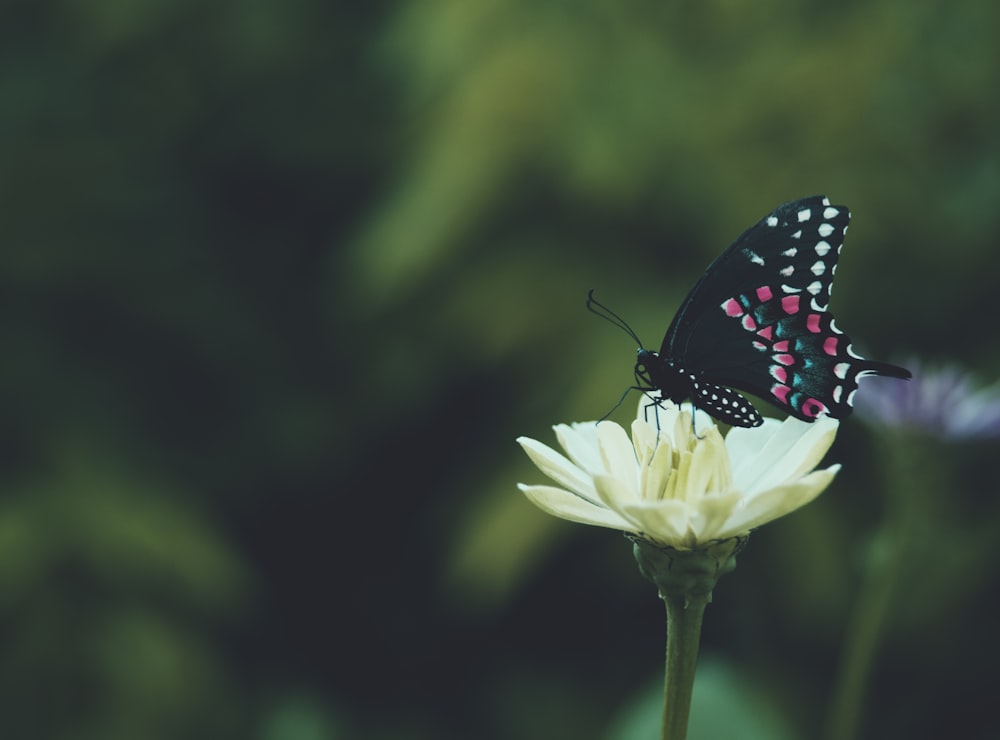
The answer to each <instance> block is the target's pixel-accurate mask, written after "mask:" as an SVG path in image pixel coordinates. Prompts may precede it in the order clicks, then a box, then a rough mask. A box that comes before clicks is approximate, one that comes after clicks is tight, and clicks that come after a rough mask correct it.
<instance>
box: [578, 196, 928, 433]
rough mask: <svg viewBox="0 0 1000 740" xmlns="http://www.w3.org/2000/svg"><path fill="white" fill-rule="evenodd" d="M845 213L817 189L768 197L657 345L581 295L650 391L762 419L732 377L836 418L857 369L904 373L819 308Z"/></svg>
mask: <svg viewBox="0 0 1000 740" xmlns="http://www.w3.org/2000/svg"><path fill="white" fill-rule="evenodd" d="M850 219H851V213H850V211H849V210H848V209H847V207H845V206H834V205H830V201H829V200H828V199H827V198H825V197H823V196H821V195H815V196H811V197H808V198H802V199H800V200H796V201H792V202H790V203H785V204H783V205H780V206H778V207H777V208H775V209H774V210H773V211H772V212H771V213H770V214H768V215H767V216H765V217H764V218H762V219H761V220H760V221H759V222H757V223H756V224H754V225H753V226H751V227H750V228H749V229H747V230H746V231H744V232H743V234H742V235H740V237H739V238H738V239H737V240H736V241H735V242H733V244H732V245H731V246H730V247H729V248H728V249H727V250H726V251H725V252H723V253H722V254H721V255H719V257H717V258H716V259H715V261H714V262H712V264H710V265H709V266H708V269H707V270H706V271H705V274H704V275H702V276H701V278H700V279H699V280H698V282H697V283H696V284H695V286H694V288H692V289H691V292H690V293H688V296H687V298H685V299H684V303H683V304H681V307H680V310H678V311H677V315H676V316H674V320H673V321H672V322H671V324H670V328H669V329H667V333H666V335H665V336H664V338H663V344H662V345H661V347H660V351H659V352H654V351H652V350H648V349H646V348H644V347H643V346H642V342H641V341H640V340H639V338H638V336H636V334H635V332H633V331H632V329H631V328H630V327H629V326H628V324H626V323H625V322H624V321H623V320H622V319H621V318H620V317H619V316H618V315H617V314H615V313H614V312H612V311H611V310H610V309H608V308H607V307H606V306H603V305H602V304H600V303H598V302H597V301H596V300H595V299H594V297H593V291H591V292H590V294H589V295H588V297H587V307H588V309H590V310H591V311H593V312H594V313H597V314H598V315H599V316H601V317H602V318H605V319H607V320H608V321H611V322H612V323H614V324H615V325H617V326H619V327H620V328H622V329H624V330H625V331H626V332H628V333H629V335H630V336H631V337H632V338H633V339H635V340H636V342H637V343H638V344H639V350H638V353H637V359H636V364H635V379H636V385H635V386H634V389H635V390H640V391H644V392H647V393H654V392H657V391H658V392H659V398H660V399H669V400H671V401H673V402H674V403H678V404H679V403H681V402H683V401H685V400H687V399H690V400H691V403H692V404H693V405H694V406H695V407H696V408H700V409H702V410H704V411H705V412H707V413H708V414H710V415H711V416H713V417H715V418H716V419H718V420H720V421H723V422H725V423H727V424H731V425H733V426H740V427H756V426H760V425H761V424H763V423H764V419H763V417H762V416H761V415H760V414H759V413H758V411H757V409H755V408H754V406H753V405H752V404H751V403H750V402H749V401H747V400H746V399H745V398H744V397H743V396H742V395H740V394H739V393H737V392H736V390H732V389H738V390H741V391H746V392H747V393H751V394H753V395H754V396H758V397H760V398H763V399H766V400H767V401H769V402H770V403H772V404H773V405H775V406H776V407H778V408H779V409H781V410H782V411H786V412H788V413H789V414H791V415H792V416H795V417H797V418H799V419H802V420H804V421H809V422H811V421H814V420H815V419H816V418H817V417H818V416H820V415H823V414H825V415H828V416H832V417H833V418H835V419H843V418H845V417H847V416H848V415H849V414H850V413H851V410H852V409H851V407H852V403H853V401H854V394H855V392H856V391H857V389H858V381H859V379H860V378H862V377H864V376H866V375H885V376H889V377H893V378H903V379H907V378H910V377H911V374H910V371H909V370H906V369H905V368H902V367H898V366H896V365H890V364H889V363H886V362H876V361H873V360H866V359H864V358H863V357H861V356H860V355H859V354H858V353H857V352H855V351H854V348H853V347H852V346H851V340H850V338H849V337H848V336H847V335H846V334H844V332H843V331H841V330H840V329H839V328H838V327H837V325H836V322H835V321H834V319H833V314H831V313H830V311H829V301H830V294H831V292H832V290H833V276H834V274H835V273H836V271H837V258H838V257H839V256H840V250H841V248H842V247H843V244H844V235H845V234H846V233H847V226H848V222H849V221H850ZM597 309H600V310H597ZM630 390H632V389H630Z"/></svg>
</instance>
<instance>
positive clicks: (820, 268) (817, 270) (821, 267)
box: [809, 260, 826, 276]
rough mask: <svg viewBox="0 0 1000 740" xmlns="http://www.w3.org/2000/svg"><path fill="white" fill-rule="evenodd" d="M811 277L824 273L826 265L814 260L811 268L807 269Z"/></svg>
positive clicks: (821, 261)
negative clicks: (810, 272)
mask: <svg viewBox="0 0 1000 740" xmlns="http://www.w3.org/2000/svg"><path fill="white" fill-rule="evenodd" d="M809 269H810V270H811V271H812V274H813V275H816V276H819V275H822V274H823V273H824V272H826V263H825V262H824V261H823V260H816V261H815V262H813V266H812V267H810V268H809Z"/></svg>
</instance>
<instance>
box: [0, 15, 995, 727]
mask: <svg viewBox="0 0 1000 740" xmlns="http://www.w3.org/2000/svg"><path fill="white" fill-rule="evenodd" d="M997 28H1000V9H998V7H997V6H996V4H995V3H990V2H987V1H986V0H977V1H972V0H963V1H960V2H945V1H944V0H928V2H920V3H908V2H903V0H875V1H874V2H868V3H859V2H843V3H839V4H830V3H818V2H797V3H796V2H782V1H779V0H764V1H762V2H756V3H740V2H732V0H710V1H708V2H697V3H695V2H650V1H649V0H618V1H615V2H613V1H612V0H576V1H575V2H567V1H566V0H562V1H558V0H549V1H546V2H527V0H483V1H482V2H463V1H462V0H422V1H419V2H418V1H417V0H410V1H409V2H405V1H397V2H391V3H390V2H380V3H379V2H376V3H367V4H355V5H347V4H331V3H323V2H319V0H288V1H286V2H277V1H276V0H243V1H242V2H236V1H235V0H223V1H222V2H216V3H196V2H192V1H191V0H172V2H165V1H164V0H142V1H141V2H123V1H122V0H87V2H83V1H81V0H54V1H53V2H46V3H36V2H28V1H27V0H15V1H14V2H11V3H7V4H5V5H4V7H3V8H2V9H0V59H2V65H0V111H2V115H0V134H2V135H0V227H2V228H0V234H2V238H3V247H2V248H0V282H2V289H0V337H2V340H3V344H2V346H3V347H4V350H5V352H4V362H3V364H2V366H0V368H2V369H0V380H2V382H0V394H2V396H0V397H2V408H3V410H4V418H5V420H6V423H5V424H3V425H2V427H0V428H2V429H3V432H2V433H3V445H2V446H0V454H2V456H3V458H2V459H3V462H4V466H3V469H2V482H3V487H2V490H0V655H2V656H3V657H4V659H3V660H2V661H0V685H2V686H3V689H4V690H3V691H0V727H2V728H3V730H2V734H3V735H4V736H5V737H8V736H9V737H52V738H81V739H85V738H94V739H95V740H96V739H97V738H101V739H102V740H106V739H111V740H113V739H115V738H122V739H123V740H124V739H125V738H129V739H131V738H136V737H143V738H174V737H186V738H187V737H196V738H197V737H206V738H207V737H211V738H220V737H233V738H261V739H262V740H311V739H313V738H317V739H322V738H340V737H366V738H379V739H382V738H384V739H386V740H389V739H391V738H407V739H411V738H424V737H426V738H441V737H456V738H458V737H478V738H522V739H524V740H531V739H532V738H556V737H577V738H604V737H611V736H613V735H614V734H615V733H619V734H620V736H621V737H625V736H626V734H627V733H628V732H629V731H630V730H629V728H630V727H634V726H635V723H636V722H638V721H639V720H637V719H635V718H637V717H641V716H642V712H641V707H642V702H643V697H645V696H646V695H648V693H649V691H650V687H653V688H654V689H655V687H656V685H657V684H658V682H659V680H660V668H661V655H660V650H661V647H662V626H663V625H662V615H661V613H660V609H659V605H658V604H657V602H656V599H655V597H654V595H653V594H652V593H651V592H650V589H649V588H648V586H647V584H645V583H644V582H643V581H642V580H641V578H640V577H639V576H638V573H637V572H636V570H635V567H634V564H633V563H631V562H630V557H631V556H630V553H629V547H628V546H627V544H626V543H625V542H624V541H623V540H620V539H619V538H617V537H616V536H614V534H613V533H609V532H600V531H583V528H577V527H572V526H571V525H568V524H565V523H563V522H558V521H554V520H549V519H547V518H545V517H544V516H543V515H542V514H540V513H539V512H537V511H534V510H532V509H531V508H530V506H529V505H528V504H527V503H526V502H524V501H523V500H522V499H521V497H520V496H519V495H518V494H517V492H516V489H515V488H514V483H515V482H516V481H517V480H529V479H530V480H534V479H535V476H537V475H538V474H537V473H536V472H534V471H532V470H531V469H530V468H529V466H528V464H527V462H526V461H525V460H524V459H522V456H521V455H520V453H519V451H518V449H517V448H516V446H515V445H514V443H513V439H514V437H516V436H517V435H519V434H527V435H529V436H535V437H538V438H540V439H543V440H545V441H551V438H550V436H549V433H548V431H547V430H548V427H549V425H551V424H552V423H555V422H559V421H566V420H573V419H585V418H594V417H598V416H600V415H602V414H603V413H604V412H605V411H606V410H607V409H608V408H609V407H610V406H611V405H612V404H613V403H614V401H615V400H616V399H617V397H618V395H619V394H620V392H621V391H622V390H623V389H624V387H625V385H626V384H627V383H628V382H629V379H630V377H631V376H630V371H631V356H630V353H631V351H632V350H633V349H634V348H633V347H631V346H630V342H629V340H627V338H625V337H624V336H623V335H620V334H617V333H615V332H614V331H612V330H611V329H610V328H609V327H607V326H606V325H603V324H601V323H599V322H597V321H595V320H594V319H593V317H591V316H589V315H588V314H586V313H585V312H584V310H583V299H584V297H585V295H586V291H587V289H589V288H596V289H597V290H598V294H599V295H600V296H601V298H602V299H603V300H605V301H606V302H607V303H609V304H610V305H612V306H613V307H614V308H615V310H617V311H618V312H619V313H621V314H622V315H623V316H626V317H628V318H629V319H630V320H631V321H632V322H633V324H634V326H635V328H636V330H637V331H638V333H639V335H640V336H642V337H643V338H644V339H645V340H646V341H647V342H648V343H649V344H650V345H654V346H655V344H656V343H657V342H658V341H659V334H660V333H661V332H662V331H663V330H664V329H665V327H666V325H667V323H668V322H669V318H670V315H671V311H673V310H674V308H675V307H676V306H677V305H678V304H679V302H680V300H681V299H682V298H683V296H684V293H685V291H686V290H687V289H688V288H689V287H690V286H691V285H692V284H693V282H694V280H695V279H696V278H697V276H698V275H699V274H700V271H701V270H702V269H703V268H704V266H705V265H706V264H707V263H708V262H709V261H710V260H711V259H712V258H713V257H714V255H715V254H717V253H718V252H719V251H720V250H721V249H722V248H723V247H724V246H725V245H726V244H728V243H729V241H730V240H731V239H732V238H733V237H735V236H736V235H737V234H738V233H739V232H740V231H741V230H742V229H743V228H745V227H746V226H748V225H749V224H751V223H752V222H753V221H754V220H756V219H757V218H759V217H760V216H762V215H763V214H764V213H766V212H767V211H768V210H769V209H771V208H772V207H773V206H774V205H776V204H777V203H779V202H782V201H785V200H790V199H792V198H796V197H800V196H803V195H807V194H812V193H815V192H824V193H826V194H828V195H829V196H830V197H831V198H832V199H833V200H834V201H835V202H838V203H847V204H849V205H850V206H851V207H852V209H853V211H854V220H853V222H852V229H851V233H850V235H849V238H848V240H847V248H846V250H845V252H844V257H843V259H842V261H841V273H840V277H839V280H838V283H837V291H836V294H835V296H834V308H835V309H836V310H837V314H838V318H839V320H840V323H841V324H842V325H844V326H846V327H847V328H848V329H849V330H850V331H851V332H852V333H853V334H854V336H855V338H856V340H857V341H858V344H859V345H860V346H861V347H862V348H864V349H866V350H867V351H868V354H870V355H871V356H874V357H879V358H883V359H893V358H895V359H899V357H901V356H905V355H906V354H915V355H919V356H922V357H926V358H930V359H938V360H955V361H959V362H962V363H964V364H966V365H968V366H970V367H973V368H975V369H977V370H978V371H979V372H980V373H981V374H982V375H983V376H984V377H996V376H997V375H998V374H1000V351H998V350H1000V348H998V345H997V342H996V332H995V330H994V329H993V328H992V327H991V325H992V323H993V321H994V309H993V303H994V283H995V278H996V275H997V268H998V264H1000V263H998V259H997V257H996V234H997V233H998V226H1000V224H998V220H1000V209H998V207H997V204H998V203H1000V146H998V141H997V131H1000V96H998V95H997V94H996V91H997V89H998V82H1000V80H998V71H1000V47H998V45H997V43H996V29H997ZM620 413H622V414H625V413H627V412H626V411H625V409H622V411H621V412H620ZM877 436H878V435H877V433H875V432H872V431H870V430H866V429H865V428H864V427H863V426H862V425H861V424H860V423H859V422H857V421H855V420H852V421H851V422H849V423H847V424H845V425H844V427H843V431H842V433H841V437H840V439H839V441H838V444H837V446H836V447H835V449H834V451H833V453H831V454H832V457H833V458H835V459H837V460H839V461H841V462H843V463H844V464H845V470H844V473H843V474H842V476H841V478H840V479H839V480H838V482H837V484H836V485H835V486H834V488H833V489H831V490H830V491H829V492H828V493H826V494H824V496H823V497H822V499H821V500H820V501H819V502H817V503H816V504H815V505H813V506H811V507H809V508H807V509H806V510H804V511H802V512H800V513H798V514H796V515H794V516H793V517H790V518H789V519H788V520H787V521H786V522H780V523H777V524H775V525H773V526H772V527H769V528H768V529H766V530H765V531H763V532H761V533H760V534H759V535H757V536H755V537H754V541H753V543H752V544H751V547H750V548H749V549H748V550H747V551H746V553H745V554H744V555H743V556H742V557H741V561H740V567H739V568H738V570H737V571H736V573H735V574H734V575H732V576H729V577H727V579H726V580H724V581H723V582H722V584H721V585H720V588H719V590H718V591H717V594H716V602H715V604H714V605H713V606H711V607H710V609H709V612H708V614H707V619H706V635H705V651H706V655H708V656H709V658H708V660H709V662H708V664H707V665H708V666H709V667H708V668H707V669H706V670H705V672H704V676H703V681H702V683H700V684H699V691H700V692H701V699H700V701H702V702H704V706H706V707H710V709H707V710H705V712H704V713H703V715H702V716H703V717H704V718H706V719H704V720H702V721H703V722H706V721H707V719H715V720H717V719H718V718H719V717H720V716H724V715H725V714H726V710H725V708H724V707H725V706H730V707H735V708H734V709H733V711H732V716H733V717H751V716H752V719H745V720H741V721H740V722H739V723H738V727H739V728H742V731H743V733H744V734H736V735H733V736H734V737H763V736H770V737H779V736H782V733H784V734H787V735H788V736H789V737H815V736H817V735H818V734H819V733H820V731H821V728H822V727H823V725H824V722H825V715H824V712H825V711H826V707H827V703H828V699H829V694H830V692H831V686H832V685H833V682H834V678H833V675H834V672H835V671H836V669H837V665H838V656H839V654H840V650H841V645H842V640H843V636H844V630H845V629H846V628H847V623H848V621H849V611H850V606H851V604H852V603H853V602H854V599H855V596H856V594H857V592H858V588H859V580H860V576H859V573H860V572H861V571H862V570H863V568H862V564H863V563H864V561H865V559H866V558H870V557H878V554H877V553H878V541H877V537H875V536H874V535H873V532H875V530H876V529H877V527H878V524H879V521H880V519H881V517H882V516H883V514H884V512H885V508H886V506H887V505H886V503H885V497H884V496H883V495H882V494H881V491H882V490H884V489H886V488H887V487H888V486H887V482H886V479H887V476H891V475H898V471H897V472H894V468H893V467H892V466H890V465H887V464H884V463H885V461H886V458H888V457H889V454H888V453H886V452H885V451H884V448H883V447H880V446H879V445H878V444H876V443H875V442H876V439H875V438H876V437H877ZM994 449H995V448H991V447H990V445H986V444H980V445H966V446H964V447H963V448H962V449H961V450H959V449H956V447H954V446H950V445H945V444H940V445H939V446H938V447H937V448H934V451H933V452H931V453H927V459H933V460H936V461H937V463H938V464H937V465H936V467H935V470H936V476H935V477H934V481H935V482H936V483H937V485H938V486H940V487H942V488H946V489H947V490H933V491H924V492H923V493H922V495H921V496H920V497H918V498H919V500H921V501H932V502H935V503H933V505H931V504H928V507H931V508H933V510H934V511H935V512H938V513H939V514H940V516H937V517H935V518H932V519H926V520H922V522H923V524H924V525H926V538H927V539H928V540H934V539H935V538H940V542H932V544H931V545H929V546H928V552H931V553H932V554H935V557H931V558H930V560H929V561H928V560H922V561H921V562H922V563H926V562H932V563H935V564H936V568H937V570H934V571H933V572H934V573H935V574H936V575H935V577H934V578H929V579H922V578H919V577H914V578H911V579H910V580H908V581H906V588H905V589H902V591H903V593H902V595H900V597H899V600H898V604H899V605H898V606H896V607H895V608H894V609H893V611H892V612H891V618H890V622H889V624H890V628H889V629H888V630H886V634H884V635H883V636H882V649H881V652H880V658H879V660H878V662H877V665H876V671H875V674H874V675H873V676H872V680H871V684H870V690H869V701H868V704H867V708H866V714H865V717H864V720H863V723H862V727H863V730H864V732H863V736H864V737H882V736H888V737H897V736H903V735H906V736H909V737H938V736H947V734H948V728H949V727H950V725H949V722H950V721H951V720H952V718H953V717H954V716H956V715H957V714H962V715H963V716H965V717H967V718H968V723H969V725H970V726H972V727H980V726H982V727H986V726H987V725H985V724H983V723H985V721H986V719H987V718H988V717H989V716H991V707H992V702H993V697H992V691H991V683H990V678H989V676H990V675H991V674H990V673H989V671H991V670H992V663H993V662H995V656H996V655H997V648H998V645H997V639H996V637H995V635H993V631H994V630H993V628H992V624H993V620H992V618H991V614H992V613H993V609H995V607H996V605H995V603H994V601H995V599H994V598H993V596H992V592H993V591H994V590H995V584H996V568H995V566H993V564H992V558H991V557H990V555H991V554H992V550H991V549H990V548H988V547H983V548H982V549H980V548H979V547H977V546H974V545H975V543H973V544H972V545H968V546H966V544H962V535H963V533H964V532H969V533H971V534H972V535H974V537H975V538H976V541H977V542H985V541H993V540H996V539H997V537H998V535H1000V531H997V530H998V529H1000V523H998V519H997V517H996V516H995V512H996V506H995V505H993V502H992V500H991V498H990V494H992V490H993V489H994V488H995V481H996V475H995V473H994V472H992V468H991V467H990V466H989V464H988V463H989V460H990V456H991V455H992V453H993V452H994ZM934 507H936V508H934ZM929 510H930V509H929ZM935 522H936V523H937V525H936V526H939V527H941V528H942V529H943V531H938V530H935V529H934V527H933V526H931V525H932V524H934V523H935ZM973 524H975V526H973ZM942 543H947V544H948V547H949V548H950V547H958V548H959V549H958V550H957V551H952V550H949V549H947V548H945V551H944V552H941V553H940V556H939V557H938V556H937V555H936V553H938V550H939V549H940V546H941V544H942ZM956 552H957V554H955V553H956ZM970 552H975V553H977V554H978V555H979V557H976V558H973V557H967V555H968V553H970ZM954 562H960V563H961V564H962V570H961V575H960V576H959V575H956V571H955V570H953V569H952V570H949V564H951V563H954ZM932 570H933V569H932ZM922 572H923V571H922ZM928 572H930V571H928ZM931 586H933V588H932V587H931ZM977 586H978V588H977ZM654 693H655V692H654ZM726 696H732V697H733V699H732V701H733V702H735V704H725V703H723V704H722V705H721V707H723V708H720V705H719V701H720V700H719V697H722V698H725V697H726ZM748 697H752V700H748ZM630 707H637V709H635V710H634V712H633V711H632V710H631V709H630ZM754 707H757V710H756V712H755V710H754ZM696 712H697V709H696ZM654 714H655V713H654ZM697 722H698V717H697V713H696V717H695V723H694V724H693V726H692V731H693V732H696V731H697V732H703V733H704V735H703V736H705V737H709V736H711V737H721V736H722V735H720V734H719V733H721V732H724V730H722V729H719V728H718V727H716V728H715V729H712V730H708V729H703V730H699V729H698V724H697ZM701 726H702V727H706V728H707V727H708V726H709V725H707V724H703V725H701ZM754 728H757V729H754ZM761 728H764V729H761ZM969 736H970V737H977V736H982V737H988V736H989V734H988V733H987V732H985V731H984V732H983V733H982V734H980V735H976V734H973V735H969Z"/></svg>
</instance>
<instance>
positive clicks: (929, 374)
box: [855, 361, 1000, 440]
mask: <svg viewBox="0 0 1000 740" xmlns="http://www.w3.org/2000/svg"><path fill="white" fill-rule="evenodd" d="M906 366H907V367H910V368H913V380H911V381H910V382H909V383H871V382H869V383H862V384H861V387H860V388H859V389H858V394H857V398H856V400H855V409H856V410H857V412H858V415H859V416H861V417H863V418H864V419H865V420H867V421H869V422H872V423H876V424H882V425H885V426H895V427H904V428H909V429H914V430H919V431H922V432H925V433H927V434H932V435H934V436H936V437H940V438H942V439H947V440H964V439H998V438H1000V383H994V384H993V385H992V386H989V387H987V388H981V389H976V388H975V384H974V383H973V380H972V376H971V375H970V374H969V373H967V372H965V371H964V370H961V369H960V368H959V367H957V366H955V365H947V366H944V367H942V368H940V369H927V368H923V367H921V366H920V363H919V362H915V361H910V362H908V363H906Z"/></svg>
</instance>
